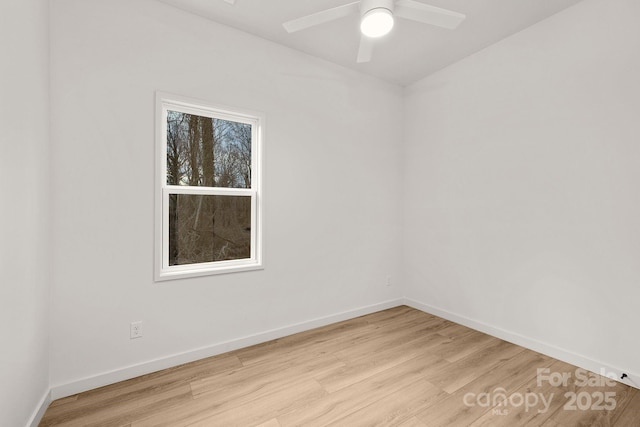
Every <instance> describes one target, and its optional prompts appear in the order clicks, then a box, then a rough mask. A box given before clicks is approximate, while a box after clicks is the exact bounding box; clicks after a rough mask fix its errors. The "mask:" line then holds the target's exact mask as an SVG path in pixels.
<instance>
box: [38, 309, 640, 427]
mask: <svg viewBox="0 0 640 427" xmlns="http://www.w3.org/2000/svg"><path fill="white" fill-rule="evenodd" d="M540 368H548V369H549V370H550V372H565V371H570V372H573V371H575V369H577V368H576V367H574V366H571V365H568V364H566V363H563V362H560V361H557V360H555V359H552V358H549V357H547V356H543V355H541V354H539V353H535V352H533V351H530V350H526V349H524V348H522V347H519V346H516V345H514V344H510V343H507V342H505V341H501V340H499V339H497V338H494V337H490V336H488V335H485V334H482V333H480V332H477V331H474V330H472V329H470V328H468V327H465V326H462V325H457V324H455V323H452V322H450V321H447V320H444V319H441V318H438V317H436V316H433V315H431V314H427V313H424V312H421V311H418V310H415V309H412V308H409V307H406V306H402V307H395V308H393V309H389V310H384V311H381V312H378V313H373V314H370V315H366V316H361V317H358V318H356V319H351V320H347V321H344V322H338V323H335V324H332V325H327V326H324V327H321V328H316V329H313V330H310V331H306V332H302V333H300V334H295V335H291V336H288V337H284V338H281V339H278V340H274V341H270V342H268V343H264V344H260V345H256V346H252V347H248V348H245V349H240V350H236V351H232V352H229V353H226V354H223V355H219V356H215V357H212V358H207V359H203V360H201V361H197V362H193V363H190V364H185V365H182V366H177V367H174V368H171V369H167V370H164V371H160V372H156V373H153V374H149V375H145V376H142V377H139V378H134V379H131V380H128V381H123V382H121V383H117V384H113V385H110V386H107V387H102V388H99V389H95V390H91V391H88V392H85V393H81V394H78V395H74V396H69V397H66V398H63V399H59V400H57V401H55V402H53V403H52V404H51V405H50V407H49V408H48V409H47V411H46V413H45V415H44V417H43V420H42V422H41V423H40V425H41V426H67V427H69V426H82V427H91V426H101V427H104V426H107V427H151V426H153V427H162V426H166V427H176V426H177V427H187V426H190V427H218V426H222V427H232V426H241V427H289V426H304V427H314V426H327V425H332V426H348V427H352V426H355V427H358V426H373V425H380V426H400V427H425V426H428V427H439V426H443V427H444V426H447V427H449V426H456V427H457V426H465V427H467V426H469V425H473V426H475V427H480V426H491V427H494V426H497V427H499V426H509V427H512V426H521V425H531V426H536V427H538V426H540V425H543V426H545V427H576V426H587V425H589V426H603V427H604V426H606V427H612V426H613V427H640V414H639V412H640V410H639V409H640V391H639V390H637V389H633V388H630V387H628V386H626V385H623V384H620V383H616V384H615V386H613V385H612V386H608V390H615V395H616V408H615V409H612V410H608V411H596V410H593V411H590V410H578V411H567V410H565V408H564V405H565V403H566V399H565V396H564V393H565V392H568V391H571V392H575V393H581V392H587V393H591V394H593V393H596V392H598V390H597V389H594V388H593V387H594V386H589V385H582V386H578V384H577V383H576V382H569V383H568V384H567V385H566V386H557V385H552V384H550V383H549V382H546V383H544V384H538V383H537V380H538V378H537V369H540ZM498 389H503V393H505V394H506V395H512V394H514V393H520V394H522V395H525V394H526V393H538V394H540V393H542V394H544V395H545V396H550V395H553V396H555V397H554V399H553V401H552V402H551V404H550V406H549V407H548V410H546V411H544V413H539V412H538V411H537V409H538V408H531V409H529V410H525V408H524V407H522V406H520V407H505V405H498V404H497V403H496V402H491V404H489V405H479V404H478V405H469V404H468V403H466V402H467V401H466V400H465V397H468V395H469V394H471V395H473V396H477V395H478V394H481V393H484V394H487V395H490V394H492V393H493V394H495V393H497V392H499V391H500V390H498ZM505 409H507V410H506V411H505Z"/></svg>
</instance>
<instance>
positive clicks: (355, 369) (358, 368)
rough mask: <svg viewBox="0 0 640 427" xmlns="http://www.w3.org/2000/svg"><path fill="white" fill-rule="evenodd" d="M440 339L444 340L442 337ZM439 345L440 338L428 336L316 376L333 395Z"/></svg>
mask: <svg viewBox="0 0 640 427" xmlns="http://www.w3.org/2000/svg"><path fill="white" fill-rule="evenodd" d="M440 339H443V338H442V337H440ZM438 343H439V341H438V338H433V335H427V336H425V337H423V338H422V339H414V340H411V341H408V342H405V343H404V344H401V345H394V346H389V347H388V348H386V349H385V350H381V351H375V352H371V353H368V354H367V355H365V356H360V357H358V358H357V359H354V360H351V361H349V362H347V364H346V365H345V366H344V367H342V368H340V369H337V370H334V371H330V372H328V373H326V374H325V375H319V376H315V378H316V380H317V381H318V382H319V383H320V384H322V386H323V387H324V388H325V389H326V390H327V391H328V392H329V393H332V392H334V391H337V390H340V389H342V388H346V387H349V386H351V385H352V384H355V383H357V382H359V381H362V380H364V379H366V378H369V377H372V376H374V375H376V374H379V373H381V372H383V371H385V370H387V369H390V368H392V367H394V366H397V365H400V364H402V363H404V362H406V361H408V360H411V359H413V358H415V357H417V356H419V355H421V354H423V353H424V351H425V349H426V348H429V347H433V346H435V345H437V344H438ZM436 358H437V357H435V358H434V359H436Z"/></svg>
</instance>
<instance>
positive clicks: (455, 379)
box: [427, 340, 525, 393]
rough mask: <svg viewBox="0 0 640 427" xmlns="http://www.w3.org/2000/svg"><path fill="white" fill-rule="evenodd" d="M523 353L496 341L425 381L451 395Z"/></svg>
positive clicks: (507, 344)
mask: <svg viewBox="0 0 640 427" xmlns="http://www.w3.org/2000/svg"><path fill="white" fill-rule="evenodd" d="M436 351H437V349H436ZM523 351H525V349H524V348H523V347H519V346H517V345H515V344H511V343H508V342H506V341H500V340H498V341H496V342H494V343H493V344H492V345H490V346H487V347H484V348H481V349H479V350H478V351H476V352H474V353H471V354H469V355H468V356H465V357H463V358H462V359H460V360H457V361H455V362H453V363H451V364H450V365H449V366H447V368H446V369H443V370H442V371H441V372H439V373H438V374H436V375H433V376H432V377H430V378H427V379H428V380H429V381H430V382H431V383H433V384H434V385H436V386H438V387H440V388H442V389H443V390H444V391H446V392H447V393H453V392H455V391H456V390H458V389H460V388H461V387H464V386H465V385H467V384H469V383H470V382H471V381H473V380H475V379H476V378H478V377H479V376H481V375H482V374H483V373H484V372H487V371H490V370H492V369H493V368H495V367H496V366H498V365H500V364H501V363H504V362H505V361H507V360H509V359H510V358H512V357H513V356H515V355H516V354H518V353H521V352H523Z"/></svg>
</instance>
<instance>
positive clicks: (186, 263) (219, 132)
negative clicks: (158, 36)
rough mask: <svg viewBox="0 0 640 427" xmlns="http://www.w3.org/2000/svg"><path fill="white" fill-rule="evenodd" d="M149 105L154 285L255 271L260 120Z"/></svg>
mask: <svg viewBox="0 0 640 427" xmlns="http://www.w3.org/2000/svg"><path fill="white" fill-rule="evenodd" d="M156 102H157V116H158V117H157V127H158V128H157V140H158V141H157V152H158V154H157V157H158V158H157V161H156V162H157V165H156V167H157V181H158V182H157V184H156V186H157V194H156V199H157V200H156V222H157V225H156V280H168V279H173V278H181V277H189V276H203V275H208V274H218V273H228V272H233V271H243V270H253V269H257V268H261V267H262V253H261V252H262V251H261V246H262V238H261V234H262V233H261V231H262V227H261V214H262V212H261V207H260V206H261V193H260V185H261V182H260V151H261V144H262V137H263V135H262V133H263V132H262V129H263V126H264V123H263V122H264V119H263V117H262V115H260V114H258V113H252V112H247V111H241V110H237V109H230V108H226V107H223V108H221V107H217V106H214V105H210V104H207V103H204V102H200V101H193V100H189V99H185V98H182V97H177V96H172V95H166V94H161V93H159V94H158V95H157V101H156Z"/></svg>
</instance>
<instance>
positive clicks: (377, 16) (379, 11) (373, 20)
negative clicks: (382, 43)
mask: <svg viewBox="0 0 640 427" xmlns="http://www.w3.org/2000/svg"><path fill="white" fill-rule="evenodd" d="M392 28H393V14H392V13H391V11H390V10H389V9H387V8H384V7H376V8H374V9H371V10H369V11H367V13H365V14H364V15H362V20H361V21H360V31H362V34H364V35H365V36H367V37H382V36H384V35H386V34H389V31H391V29H392Z"/></svg>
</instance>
